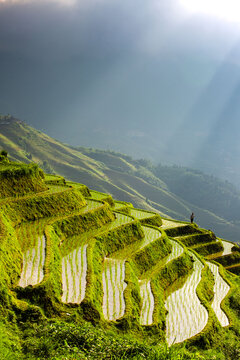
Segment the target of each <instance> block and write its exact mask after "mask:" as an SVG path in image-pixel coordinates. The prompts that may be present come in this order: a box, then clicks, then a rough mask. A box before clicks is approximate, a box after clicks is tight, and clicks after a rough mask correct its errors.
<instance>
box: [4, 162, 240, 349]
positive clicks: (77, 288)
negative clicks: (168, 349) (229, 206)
mask: <svg viewBox="0 0 240 360" xmlns="http://www.w3.org/2000/svg"><path fill="white" fill-rule="evenodd" d="M20 166H21V165H18V167H16V164H14V163H2V165H1V164H0V173H1V167H2V169H4V171H5V169H6V168H8V170H9V172H8V178H9V184H12V181H13V179H14V178H15V176H16V172H17V176H19V172H18V170H16V169H19V167H20ZM30 166H31V165H30ZM24 168H25V169H26V165H24ZM10 170H11V171H10ZM23 173H24V172H23ZM36 174H38V172H37V171H36ZM31 181H32V191H31V192H28V191H27V188H28V182H25V183H24V181H22V182H21V192H20V193H16V194H10V193H9V195H11V196H8V197H3V196H2V198H1V200H0V203H1V208H0V252H1V258H0V269H1V279H0V290H1V291H0V300H1V301H0V314H1V317H2V318H3V319H5V322H7V321H9V319H10V318H12V316H13V313H14V318H15V319H16V321H17V322H18V323H19V324H22V323H24V322H27V321H35V322H36V321H39V322H40V321H42V319H44V318H45V319H48V321H50V319H53V318H55V319H66V320H67V319H68V321H69V319H71V321H74V322H80V323H83V322H91V323H92V324H94V325H97V324H98V325H99V326H100V327H108V328H109V329H112V330H113V331H115V330H118V331H122V332H124V333H125V332H134V333H135V334H136V336H139V338H141V337H142V336H148V337H149V338H154V341H155V343H156V342H157V343H158V344H161V343H167V344H168V345H172V344H176V343H181V342H183V341H187V343H188V344H195V345H198V344H201V346H202V347H207V346H209V344H210V343H211V342H213V341H214V338H215V337H216V339H217V338H218V335H217V334H219V333H220V332H221V331H223V330H222V329H224V328H228V327H229V325H230V324H231V326H233V324H234V317H232V315H231V314H232V310H231V304H232V300H231V301H230V300H229V299H232V298H231V296H232V295H231V294H232V293H234V291H235V290H234V289H235V288H236V285H234V284H235V283H236V281H237V280H236V279H237V277H236V275H234V274H231V273H230V272H229V271H225V270H224V267H225V268H226V269H228V270H230V271H232V272H236V269H237V268H238V267H240V260H238V259H239V254H240V252H239V249H238V247H237V246H235V247H234V251H232V247H233V246H234V244H231V243H229V242H226V241H224V240H221V239H219V238H216V236H215V235H214V233H212V232H211V231H208V230H204V229H201V228H199V227H198V226H197V225H196V224H189V223H186V222H179V221H175V220H171V219H165V218H161V216H160V215H159V214H158V213H155V212H152V211H146V210H141V209H136V208H134V207H133V206H132V204H130V203H127V202H121V201H115V200H114V199H113V198H112V197H111V196H110V195H108V194H104V193H100V192H98V191H96V190H89V188H88V187H87V186H86V185H82V184H78V183H74V182H68V181H66V180H65V179H63V178H61V177H59V176H54V175H45V177H44V178H43V176H42V177H39V176H38V175H36V176H35V177H34V176H33V177H32V180H31ZM35 182H36V184H35ZM24 184H25V185H24ZM35 185H36V186H35ZM24 186H25V187H26V189H24ZM34 186H35V187H34ZM4 188H5V189H6V182H5V184H4ZM25 190H26V191H25ZM33 190H35V191H33ZM12 195H14V196H12ZM213 260H214V261H213ZM219 264H221V265H219ZM209 339H211V340H209ZM84 351H86V349H85V350H84Z"/></svg>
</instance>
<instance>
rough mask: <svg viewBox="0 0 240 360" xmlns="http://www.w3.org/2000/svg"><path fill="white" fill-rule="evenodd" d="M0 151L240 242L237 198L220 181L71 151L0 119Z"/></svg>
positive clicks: (8, 118)
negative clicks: (192, 220) (193, 217)
mask: <svg viewBox="0 0 240 360" xmlns="http://www.w3.org/2000/svg"><path fill="white" fill-rule="evenodd" d="M0 148H3V149H6V150H7V151H8V153H9V155H10V158H11V159H12V160H17V161H23V162H25V163H29V162H32V161H34V162H36V163H38V164H39V165H40V167H41V168H42V169H43V170H44V171H45V172H47V173H55V174H60V175H62V176H64V177H65V178H67V179H69V180H72V181H80V182H81V183H85V184H88V186H89V187H90V188H94V189H96V190H99V191H103V192H107V193H110V194H112V195H113V196H114V197H115V198H116V199H122V200H124V201H128V202H131V203H132V204H133V205H134V206H136V207H141V208H144V209H147V210H154V211H158V212H159V213H160V214H162V215H164V216H169V217H173V218H176V219H179V220H183V221H186V220H188V219H189V215H190V213H191V212H192V211H194V212H195V214H196V222H197V223H198V224H199V225H200V226H202V227H205V228H208V229H212V230H213V231H214V232H215V233H217V234H218V235H219V236H221V237H224V238H227V239H229V240H232V241H236V242H238V241H239V233H240V224H239V221H240V219H239V216H238V214H239V211H238V210H239V208H240V195H239V192H238V191H237V190H236V189H234V188H233V187H232V186H231V185H229V184H228V183H224V182H221V181H219V180H218V179H215V178H212V177H209V176H206V175H204V174H202V173H199V172H198V173H197V172H196V171H194V170H191V169H188V171H187V172H186V169H184V168H176V167H163V166H158V167H156V168H154V167H153V166H152V165H151V164H150V163H149V162H148V161H145V160H133V159H132V158H131V157H129V156H126V155H123V154H117V153H113V152H110V151H100V150H94V149H86V148H73V147H70V146H68V145H66V144H62V143H61V142H59V141H57V140H55V139H53V138H51V137H49V136H47V135H46V134H44V133H42V132H40V131H38V130H35V129H33V128H32V127H30V126H28V125H26V124H25V123H24V122H23V121H20V120H17V119H14V118H13V117H11V116H1V118H0ZM186 173H187V176H186ZM216 184H217V186H216ZM213 188H214V191H213ZM213 194H214V201H213V199H212V195H213Z"/></svg>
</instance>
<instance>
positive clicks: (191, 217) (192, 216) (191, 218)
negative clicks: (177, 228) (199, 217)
mask: <svg viewBox="0 0 240 360" xmlns="http://www.w3.org/2000/svg"><path fill="white" fill-rule="evenodd" d="M194 216H195V215H194V213H193V212H192V214H191V216H190V220H191V224H192V223H193V220H194Z"/></svg>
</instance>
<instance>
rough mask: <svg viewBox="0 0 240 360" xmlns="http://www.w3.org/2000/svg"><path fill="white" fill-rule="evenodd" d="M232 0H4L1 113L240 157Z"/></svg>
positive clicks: (166, 152) (164, 147)
mask: <svg viewBox="0 0 240 360" xmlns="http://www.w3.org/2000/svg"><path fill="white" fill-rule="evenodd" d="M238 3H239V1H236V0H218V1H216V0H201V1H200V0H191V1H190V0H75V1H74V0H51V1H50V0H49V1H48V0H45V1H44V0H41V1H40V0H39V1H38V0H32V1H31V0H25V1H24V0H22V1H21V0H15V1H14V0H12V1H10V0H5V1H3V0H0V113H4V114H5V113H11V114H13V115H15V116H17V117H19V118H21V119H22V120H25V121H26V122H27V123H29V124H31V125H33V126H35V127H36V128H38V129H40V130H44V131H45V132H47V133H48V134H49V135H52V136H53V137H55V138H58V139H60V140H63V141H65V142H67V143H71V144H74V145H85V146H92V147H102V148H113V149H115V150H120V151H124V152H129V153H131V154H133V155H134V156H138V157H146V158H148V157H152V158H154V159H155V161H157V160H158V159H159V160H163V159H166V160H167V161H172V162H179V163H181V164H187V165H192V166H197V165H198V164H200V165H201V164H202V165H201V166H202V167H206V169H208V168H209V171H210V169H211V167H212V166H213V164H215V165H216V166H219V165H218V164H217V163H216V159H215V158H216V157H217V156H218V157H219V156H221V157H222V158H221V159H220V160H221V161H222V162H223V161H225V162H226V163H229V160H228V157H229V156H230V155H231V156H232V158H233V157H236V158H237V157H238V154H239V155H240V145H239V141H238V137H239V136H238V134H239V130H240V122H239V120H238V119H239V116H240V101H239V100H240V82H239V81H240V71H239V66H240V15H239V14H240V5H238ZM220 150H222V151H223V153H222V154H221V155H220ZM229 153H230V155H229ZM204 159H205V160H204ZM204 161H205V162H204ZM234 161H235V160H234ZM234 161H233V163H234ZM220 164H221V163H220ZM214 171H215V170H214Z"/></svg>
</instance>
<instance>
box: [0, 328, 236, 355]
mask: <svg viewBox="0 0 240 360" xmlns="http://www.w3.org/2000/svg"><path fill="white" fill-rule="evenodd" d="M0 330H1V333H0V359H1V360H18V359H19V360H20V359H21V360H23V359H25V360H43V359H49V360H101V359H106V360H108V359H111V360H127V359H131V360H144V359H147V360H204V359H206V360H238V359H240V345H239V341H238V335H237V334H233V332H229V331H227V332H226V333H225V334H223V338H222V342H221V345H219V346H218V347H216V348H215V349H210V350H207V351H204V352H201V351H200V350H197V349H196V348H191V349H186V348H185V347H184V346H183V345H179V346H177V345H176V346H172V347H171V348H168V347H167V345H163V344H160V345H158V344H157V342H155V343H152V344H149V343H148V344H147V343H146V342H140V341H139V340H136V339H135V338H134V334H132V335H129V334H128V335H127V336H122V335H121V336H120V335H118V334H116V332H113V331H104V330H102V329H100V328H95V327H93V326H92V325H90V324H87V323H84V324H81V325H79V324H78V325H76V324H73V323H66V322H52V323H46V324H42V325H37V324H30V323H28V324H25V325H24V328H23V329H22V340H21V341H22V349H20V342H19V338H17V336H16V335H14V337H13V336H12V335H13V333H10V332H9V330H8V329H7V327H5V325H3V324H2V323H0Z"/></svg>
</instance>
